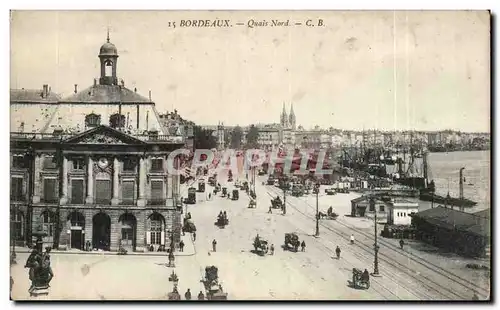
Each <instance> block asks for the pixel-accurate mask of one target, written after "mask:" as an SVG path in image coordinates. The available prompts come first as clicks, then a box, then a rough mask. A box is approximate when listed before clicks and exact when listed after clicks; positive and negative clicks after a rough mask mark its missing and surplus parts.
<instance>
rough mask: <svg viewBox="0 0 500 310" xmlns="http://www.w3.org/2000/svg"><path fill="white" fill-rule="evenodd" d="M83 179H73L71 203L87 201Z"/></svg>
mask: <svg viewBox="0 0 500 310" xmlns="http://www.w3.org/2000/svg"><path fill="white" fill-rule="evenodd" d="M84 186H85V185H84V183H83V180H71V203H72V204H83V202H84V201H85V200H84V199H85V196H84V193H83V190H84V188H85V187H84Z"/></svg>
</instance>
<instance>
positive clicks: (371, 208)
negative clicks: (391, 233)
mask: <svg viewBox="0 0 500 310" xmlns="http://www.w3.org/2000/svg"><path fill="white" fill-rule="evenodd" d="M369 210H370V212H375V206H374V205H372V204H370V209H369Z"/></svg>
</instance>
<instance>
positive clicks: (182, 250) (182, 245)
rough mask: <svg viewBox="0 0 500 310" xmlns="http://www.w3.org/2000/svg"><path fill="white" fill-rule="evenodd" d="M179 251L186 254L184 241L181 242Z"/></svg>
mask: <svg viewBox="0 0 500 310" xmlns="http://www.w3.org/2000/svg"><path fill="white" fill-rule="evenodd" d="M179 249H180V251H181V252H184V241H182V240H181V242H179Z"/></svg>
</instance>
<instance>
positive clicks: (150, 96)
mask: <svg viewBox="0 0 500 310" xmlns="http://www.w3.org/2000/svg"><path fill="white" fill-rule="evenodd" d="M149 101H151V90H150V91H149Z"/></svg>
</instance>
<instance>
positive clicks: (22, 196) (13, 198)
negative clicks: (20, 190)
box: [10, 195, 26, 202]
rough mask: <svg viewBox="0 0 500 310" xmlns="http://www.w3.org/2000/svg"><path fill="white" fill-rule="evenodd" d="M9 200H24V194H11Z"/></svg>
mask: <svg viewBox="0 0 500 310" xmlns="http://www.w3.org/2000/svg"><path fill="white" fill-rule="evenodd" d="M10 201H17V202H25V201H26V196H24V195H11V196H10Z"/></svg>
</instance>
